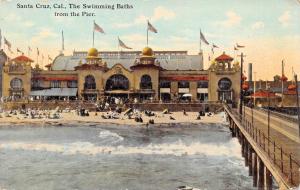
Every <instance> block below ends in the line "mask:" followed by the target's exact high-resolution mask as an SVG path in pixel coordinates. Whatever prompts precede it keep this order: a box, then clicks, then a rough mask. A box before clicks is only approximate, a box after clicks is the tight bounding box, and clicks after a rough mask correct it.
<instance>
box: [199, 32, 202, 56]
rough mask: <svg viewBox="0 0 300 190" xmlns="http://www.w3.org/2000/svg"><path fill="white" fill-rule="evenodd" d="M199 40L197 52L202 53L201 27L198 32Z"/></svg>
mask: <svg viewBox="0 0 300 190" xmlns="http://www.w3.org/2000/svg"><path fill="white" fill-rule="evenodd" d="M199 42H200V49H199V52H200V53H202V47H201V29H200V33H199Z"/></svg>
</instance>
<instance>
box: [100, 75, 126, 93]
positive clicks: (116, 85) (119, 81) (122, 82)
mask: <svg viewBox="0 0 300 190" xmlns="http://www.w3.org/2000/svg"><path fill="white" fill-rule="evenodd" d="M128 89H129V80H128V79H127V78H126V77H125V76H124V75H121V74H116V75H112V76H111V77H110V78H109V79H108V80H107V81H106V85H105V90H109V91H110V90H128Z"/></svg>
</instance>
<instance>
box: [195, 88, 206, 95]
mask: <svg viewBox="0 0 300 190" xmlns="http://www.w3.org/2000/svg"><path fill="white" fill-rule="evenodd" d="M197 93H199V94H204V93H208V88H197Z"/></svg>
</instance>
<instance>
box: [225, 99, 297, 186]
mask: <svg viewBox="0 0 300 190" xmlns="http://www.w3.org/2000/svg"><path fill="white" fill-rule="evenodd" d="M224 109H225V112H226V113H227V117H228V121H229V128H230V130H231V132H232V137H237V138H238V140H239V142H240V144H241V146H242V150H241V152H242V156H243V157H244V159H245V166H246V167H248V168H249V176H252V177H253V186H254V187H257V188H258V189H260V190H263V189H267V190H269V189H272V188H273V183H274V180H275V182H276V183H277V184H278V186H279V189H280V190H284V189H291V188H294V187H298V186H299V183H300V179H299V178H300V170H299V168H300V164H299V163H300V162H299V161H300V146H299V145H300V143H299V142H300V141H299V140H300V139H299V131H298V128H297V127H296V126H297V121H294V120H293V119H290V118H288V117H283V116H280V115H278V114H277V115H276V114H270V113H267V112H265V111H263V110H259V109H255V108H249V107H246V106H244V107H243V114H242V115H241V114H239V113H238V112H237V110H235V109H232V108H230V107H229V106H227V105H225V106H224Z"/></svg>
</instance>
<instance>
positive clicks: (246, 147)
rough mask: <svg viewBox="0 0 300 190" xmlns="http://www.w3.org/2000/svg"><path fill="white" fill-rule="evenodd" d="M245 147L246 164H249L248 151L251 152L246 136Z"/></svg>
mask: <svg viewBox="0 0 300 190" xmlns="http://www.w3.org/2000/svg"><path fill="white" fill-rule="evenodd" d="M244 143H245V148H244V156H245V166H248V165H249V163H248V154H249V153H248V152H249V150H248V149H249V143H248V142H247V139H246V138H244Z"/></svg>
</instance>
